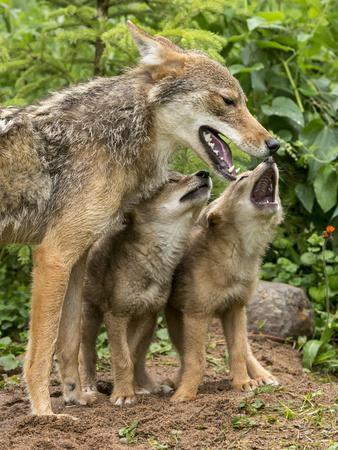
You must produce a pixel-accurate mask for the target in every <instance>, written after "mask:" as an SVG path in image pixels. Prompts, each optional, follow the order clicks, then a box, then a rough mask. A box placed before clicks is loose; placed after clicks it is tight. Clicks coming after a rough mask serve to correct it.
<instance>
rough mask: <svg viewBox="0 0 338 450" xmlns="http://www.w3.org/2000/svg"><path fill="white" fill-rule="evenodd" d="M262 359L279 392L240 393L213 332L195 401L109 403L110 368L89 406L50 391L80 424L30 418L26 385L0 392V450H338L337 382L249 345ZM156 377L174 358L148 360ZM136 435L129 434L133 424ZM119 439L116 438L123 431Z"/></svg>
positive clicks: (166, 372) (276, 350)
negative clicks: (66, 404)
mask: <svg viewBox="0 0 338 450" xmlns="http://www.w3.org/2000/svg"><path fill="white" fill-rule="evenodd" d="M252 346H253V349H254V352H255V354H256V356H257V357H258V359H259V360H260V361H261V362H263V364H264V365H265V366H266V367H269V368H270V369H271V370H272V372H273V373H274V374H275V375H276V376H277V377H278V378H279V380H280V381H281V383H282V386H281V387H279V388H270V387H267V388H260V389H258V390H257V391H255V392H254V393H248V394H247V393H246V394H244V393H238V392H235V391H233V390H232V389H231V386H230V383H229V381H228V380H227V379H226V375H227V370H226V365H225V364H224V343H223V339H222V336H221V334H220V330H218V328H216V327H213V328H212V333H210V341H209V346H208V368H207V373H206V376H205V378H204V381H203V384H202V385H201V387H200V391H199V396H198V399H197V400H195V401H194V402H190V403H183V404H171V403H170V402H169V397H170V396H162V397H160V396H140V397H139V401H138V403H137V404H136V405H134V406H132V407H124V408H120V407H117V406H112V405H111V403H110V402H109V397H108V396H107V395H104V394H109V393H110V392H111V389H112V385H111V383H110V375H109V372H108V371H103V372H101V373H100V376H99V379H100V381H99V385H98V386H99V390H100V391H101V392H102V395H101V396H100V398H99V399H98V402H97V403H96V404H94V405H92V406H90V407H68V408H65V407H64V405H63V402H62V397H61V392H60V386H54V387H52V388H51V393H52V402H53V408H54V411H56V412H58V413H67V414H71V415H73V416H76V417H77V418H78V419H79V420H77V421H72V420H70V419H57V418H53V417H52V418H51V417H45V418H39V417H32V416H30V415H29V403H28V400H27V397H26V395H25V391H24V388H23V386H22V385H21V384H19V385H9V386H6V387H5V388H4V389H3V390H1V391H0V414H1V415H0V450H30V449H41V450H49V449H51V450H52V449H53V450H54V449H82V450H92V449H100V450H101V449H114V450H118V449H126V448H130V449H135V450H138V449H151V448H153V449H157V450H162V449H167V448H168V449H182V450H183V449H184V450H189V449H205V450H207V449H217V450H218V449H244V450H246V449H269V450H273V449H289V450H300V449H311V450H316V449H328V448H329V447H330V446H332V448H333V449H336V448H338V447H336V446H335V445H333V444H334V443H335V442H337V441H338V428H337V416H338V403H337V393H338V389H337V388H338V383H337V379H334V378H332V377H331V378H328V377H319V376H318V375H317V376H314V375H311V374H306V373H304V372H303V370H302V366H301V362H300V359H299V355H298V353H297V352H296V351H295V350H293V349H292V348H291V347H290V346H287V345H283V344H279V343H276V342H272V341H267V340H263V339H258V340H257V339H256V340H254V341H253V342H252ZM149 366H150V370H151V372H152V373H153V374H154V375H157V376H158V377H161V378H165V377H167V376H170V375H173V373H174V371H175V368H176V366H177V363H176V359H175V358H174V357H169V356H162V357H160V358H155V359H153V360H152V361H149ZM130 425H132V427H131V428H134V430H128V427H129V426H130ZM121 429H122V431H120V437H119V435H118V432H119V430H121Z"/></svg>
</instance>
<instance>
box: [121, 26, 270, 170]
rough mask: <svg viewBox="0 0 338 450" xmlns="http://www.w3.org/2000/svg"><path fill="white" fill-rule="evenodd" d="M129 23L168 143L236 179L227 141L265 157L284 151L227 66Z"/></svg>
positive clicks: (254, 154)
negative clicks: (186, 148)
mask: <svg viewBox="0 0 338 450" xmlns="http://www.w3.org/2000/svg"><path fill="white" fill-rule="evenodd" d="M128 25H129V28H130V30H131V33H132V35H133V38H134V40H135V42H136V44H137V46H138V48H139V51H140V53H141V65H140V67H139V69H138V70H139V71H140V73H143V75H144V79H145V80H147V81H148V83H149V84H150V87H149V90H148V91H147V95H148V100H149V102H150V104H151V106H152V107H154V109H155V115H156V123H157V126H158V127H159V128H160V129H159V130H155V132H158V133H159V134H160V135H161V139H162V140H167V141H168V142H174V143H175V145H184V146H189V147H191V148H192V149H193V150H194V151H195V152H196V153H197V154H198V155H199V156H200V157H201V158H202V159H203V160H204V161H206V162H207V163H208V164H209V165H210V166H212V167H213V168H214V169H215V171H216V172H217V173H218V174H220V175H221V176H223V177H225V178H230V179H234V178H235V177H236V170H235V167H234V164H233V161H232V156H231V151H230V147H229V145H228V143H227V142H226V139H229V140H230V141H232V142H233V143H234V144H236V146H237V147H239V148H240V149H241V150H243V151H245V152H246V153H249V154H251V155H253V156H256V157H259V158H264V157H266V156H268V155H271V154H272V153H274V152H276V151H277V150H278V148H279V143H278V141H277V140H275V139H274V138H273V137H272V136H271V135H270V134H269V133H268V132H267V130H265V128H264V127H263V126H262V125H261V124H260V123H259V122H258V121H257V120H256V119H255V118H254V117H253V116H252V115H251V114H250V112H249V110H248V108H247V107H246V97H245V94H244V93H243V91H242V88H241V87H240V85H239V83H238V81H237V80H236V79H235V78H234V77H233V76H232V75H231V74H230V72H229V71H228V70H227V69H226V68H225V67H223V66H222V65H220V64H219V63H218V62H216V61H213V60H212V59H210V58H209V57H208V56H207V55H205V54H203V53H201V52H199V51H195V50H183V49H181V48H180V47H178V46H176V45H174V44H173V43H172V42H171V41H169V40H167V39H166V38H163V37H160V36H158V37H153V36H151V35H149V34H147V33H145V32H144V31H143V30H141V29H140V28H138V27H136V25H134V24H132V23H131V22H128ZM161 143H163V142H161Z"/></svg>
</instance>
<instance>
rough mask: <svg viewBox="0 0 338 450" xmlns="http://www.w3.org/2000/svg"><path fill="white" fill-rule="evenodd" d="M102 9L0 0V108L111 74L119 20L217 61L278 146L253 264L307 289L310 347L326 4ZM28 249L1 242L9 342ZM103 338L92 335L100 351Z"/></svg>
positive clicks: (261, 0)
mask: <svg viewBox="0 0 338 450" xmlns="http://www.w3.org/2000/svg"><path fill="white" fill-rule="evenodd" d="M104 4H105V3H104V2H103V1H101V0H98V1H93V0H76V1H74V2H72V3H71V4H69V2H66V1H65V0H48V1H47V0H46V1H42V0H3V1H2V2H1V3H0V84H1V87H2V88H1V91H0V103H1V104H2V105H25V104H28V103H30V102H33V101H36V100H37V99H39V98H41V97H43V96H45V95H46V94H47V93H48V92H49V91H52V90H56V89H59V88H62V87H64V86H67V85H69V84H73V83H76V82H80V81H83V80H87V79H89V78H90V77H92V76H93V75H115V74H118V73H121V71H122V70H124V69H125V68H126V67H128V66H131V65H132V64H134V62H135V61H136V58H137V52H136V48H135V46H134V44H133V43H132V40H131V38H130V35H129V33H128V31H127V27H126V19H131V20H133V21H134V22H136V23H139V24H140V25H142V26H143V27H144V28H145V29H147V30H149V31H150V32H154V33H158V34H161V35H163V36H166V37H168V38H170V39H172V40H173V41H174V42H175V43H177V44H179V45H181V46H183V47H184V48H199V49H202V50H204V51H205V52H207V53H208V54H209V55H210V56H211V57H213V58H215V59H216V60H218V61H220V62H221V63H223V64H226V65H227V66H228V68H229V70H230V71H231V72H232V73H233V74H235V75H236V77H237V78H238V79H239V81H240V82H241V84H242V86H243V88H244V90H245V92H246V95H247V97H248V104H249V107H250V109H251V110H252V111H253V113H254V114H255V115H256V116H257V118H258V119H259V120H260V121H261V122H262V123H263V125H264V126H265V127H266V128H268V129H269V130H271V131H272V132H273V133H274V134H275V135H276V136H278V137H279V138H280V140H281V143H282V145H281V149H280V150H279V152H278V156H277V162H278V164H279V167H280V172H281V198H282V201H283V204H284V208H285V211H286V218H285V222H284V224H283V226H282V227H281V229H280V233H279V236H278V238H277V239H276V241H275V242H274V244H273V246H272V249H271V251H270V253H269V255H268V257H267V260H266V263H265V265H264V267H263V277H264V278H265V279H269V280H279V281H284V282H289V283H292V284H294V285H296V286H301V287H304V288H305V289H306V290H307V292H308V294H309V296H310V298H311V300H312V302H313V304H314V307H315V310H316V312H317V329H316V334H315V336H314V338H316V339H319V340H320V339H321V336H322V334H323V332H324V328H325V325H326V323H327V313H326V312H325V311H326V307H325V301H326V299H325V297H326V293H325V289H326V284H325V279H324V278H325V277H324V273H323V268H322V265H321V257H320V247H321V241H320V239H321V238H320V236H319V234H318V233H320V232H321V230H323V229H324V227H325V226H326V225H327V224H328V223H330V224H332V225H335V226H336V228H338V205H337V190H338V175H337V168H338V158H337V156H338V123H337V108H338V64H337V56H338V46H337V42H338V9H337V7H336V5H335V2H334V1H333V0H323V1H322V0H304V1H301V2H300V1H297V2H291V1H284V2H276V1H275V0H257V1H255V2H247V1H244V0H234V1H230V0H210V1H207V2H206V1H204V0H173V1H171V2H168V1H167V0H156V1H146V0H144V1H143V0H136V1H133V2H120V1H117V0H110V2H109V7H108V9H105V7H104ZM233 153H234V157H235V160H236V166H238V165H239V166H240V167H241V168H242V169H244V168H246V167H248V168H250V167H253V166H254V165H255V164H256V162H257V161H253V160H251V159H250V158H249V157H248V156H247V155H245V154H244V153H242V152H239V151H238V150H237V149H236V148H234V146H233ZM172 165H173V167H174V168H175V169H177V170H182V171H184V172H187V173H188V172H192V171H195V170H197V169H200V168H201V167H203V164H201V161H200V160H199V159H198V158H197V157H196V156H195V155H193V154H192V153H191V152H190V151H185V152H182V153H181V154H178V155H177V156H176V157H175V158H174V160H173V161H172ZM214 184H215V189H214V195H216V196H217V195H218V194H219V193H220V192H221V191H222V190H223V189H224V182H223V181H220V180H219V179H215V178H214ZM337 236H338V233H336V237H335V238H334V241H333V246H332V248H331V249H330V250H328V253H327V256H326V260H327V272H328V285H329V292H328V295H329V300H330V304H331V313H332V317H331V321H334V319H333V317H334V311H335V309H336V304H337V296H338V286H337V266H338V261H337V257H336V255H335V253H334V251H335V250H336V249H337V247H338V237H337ZM16 254H18V255H19V257H20V258H21V262H20V261H17V260H16V258H15V255H16ZM28 254H29V250H28V247H26V246H25V247H12V246H11V247H6V248H5V249H3V250H2V254H1V259H0V286H1V288H0V337H2V336H7V335H8V336H10V337H11V340H12V341H11V342H15V341H16V340H18V339H19V334H20V332H21V331H22V330H24V329H25V328H26V326H27V314H28V305H29V302H28V299H29V288H28V285H29V281H30V275H29V273H30V263H29V262H27V261H28V259H27V258H26V263H25V262H24V260H25V255H26V256H27V255H28ZM335 320H336V319H335ZM104 340H105V337H104V336H102V343H103V344H104ZM335 340H336V334H335V333H332V335H331V337H330V343H329V342H326V343H325V345H324V343H323V345H321V346H320V347H318V348H319V349H320V350H318V352H317V354H316V356H315V358H314V359H313V360H312V357H311V358H310V359H309V361H312V363H309V365H311V367H312V366H313V365H317V363H318V357H319V356H318V355H320V354H322V352H323V351H324V354H325V353H326V352H327V347H325V346H326V345H332V343H334V342H335ZM155 344H156V345H157V346H156V348H154V347H152V350H151V351H153V353H166V352H168V351H170V349H169V347H168V344H167V339H161V338H159V339H158V341H157V342H155ZM103 347H104V345H103ZM308 347H310V344H309V345H308ZM311 347H313V346H311ZM306 348H307V347H305V350H306ZM325 349H326V350H325ZM328 350H329V351H330V349H328ZM313 352H314V351H313V350H311V352H310V353H311V354H313ZM316 358H317V359H316Z"/></svg>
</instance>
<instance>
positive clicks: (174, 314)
mask: <svg viewBox="0 0 338 450" xmlns="http://www.w3.org/2000/svg"><path fill="white" fill-rule="evenodd" d="M269 164H270V163H262V164H260V165H259V166H258V167H257V168H256V169H255V170H254V171H252V172H247V173H245V174H243V176H242V177H243V178H239V180H238V181H236V182H233V183H232V184H231V185H230V186H229V187H228V188H227V189H226V190H225V192H224V193H223V195H222V196H221V197H220V198H219V199H217V200H215V201H214V202H213V203H211V204H210V205H209V206H208V207H207V209H206V211H205V212H204V213H203V214H202V216H201V219H200V222H201V224H202V225H200V226H199V227H197V228H196V229H195V230H194V232H193V234H192V237H191V242H190V245H189V248H188V250H187V251H186V253H185V255H184V257H183V259H182V262H181V263H180V264H179V266H178V268H177V270H176V272H175V277H174V283H173V289H172V293H171V295H170V299H169V302H168V306H167V308H166V318H167V323H168V329H169V333H170V336H171V338H172V340H173V343H174V345H175V346H176V348H177V350H178V353H179V355H180V360H181V368H180V371H179V374H178V376H177V380H176V384H178V390H177V391H176V393H175V394H174V396H173V397H172V401H184V400H192V399H194V398H195V397H196V394H197V389H198V385H199V383H200V381H201V379H202V376H203V372H204V365H205V342H206V337H207V329H208V324H209V322H210V320H211V318H212V317H214V316H217V317H219V318H220V320H221V322H222V325H223V327H224V334H225V337H226V341H227V345H228V350H229V362H230V373H231V378H232V383H233V386H234V387H235V388H236V389H240V390H248V389H251V388H253V387H255V386H257V384H263V383H274V382H276V380H275V378H274V377H273V376H272V375H271V374H270V373H269V372H268V371H267V370H265V369H264V368H263V367H262V366H261V365H260V364H259V363H258V361H257V360H256V359H255V357H254V356H253V355H252V353H251V350H250V346H249V343H248V339H247V331H246V313H245V305H246V304H247V302H248V301H249V299H250V297H251V295H252V293H253V291H254V289H255V286H256V282H257V279H258V272H259V267H260V263H261V258H262V256H263V254H264V252H265V250H266V247H267V245H268V243H269V242H270V241H271V240H272V237H273V234H274V230H275V228H276V226H277V225H278V223H279V222H280V221H281V217H282V212H281V206H280V200H279V197H278V190H277V192H276V198H277V199H278V206H277V204H276V205H275V207H274V208H270V207H268V208H257V207H256V206H254V205H253V203H252V202H251V200H250V195H251V191H252V189H253V186H254V185H255V183H256V181H257V180H258V179H259V177H260V176H261V175H262V173H264V171H265V170H266V168H267V167H269ZM277 189H278V187H277Z"/></svg>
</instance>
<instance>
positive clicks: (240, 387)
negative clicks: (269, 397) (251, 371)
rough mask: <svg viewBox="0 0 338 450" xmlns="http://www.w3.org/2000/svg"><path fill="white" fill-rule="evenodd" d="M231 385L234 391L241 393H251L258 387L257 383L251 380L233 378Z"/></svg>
mask: <svg viewBox="0 0 338 450" xmlns="http://www.w3.org/2000/svg"><path fill="white" fill-rule="evenodd" d="M231 384H232V386H233V388H234V389H236V391H242V392H247V391H253V390H254V389H255V388H256V387H257V386H258V384H257V381H256V380H252V379H251V378H243V379H240V378H237V379H236V378H234V379H233V380H232V381H231Z"/></svg>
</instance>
